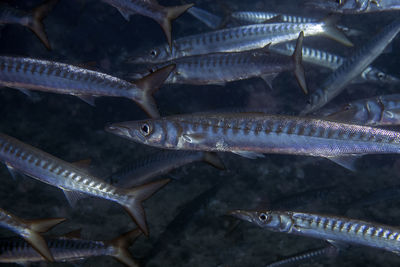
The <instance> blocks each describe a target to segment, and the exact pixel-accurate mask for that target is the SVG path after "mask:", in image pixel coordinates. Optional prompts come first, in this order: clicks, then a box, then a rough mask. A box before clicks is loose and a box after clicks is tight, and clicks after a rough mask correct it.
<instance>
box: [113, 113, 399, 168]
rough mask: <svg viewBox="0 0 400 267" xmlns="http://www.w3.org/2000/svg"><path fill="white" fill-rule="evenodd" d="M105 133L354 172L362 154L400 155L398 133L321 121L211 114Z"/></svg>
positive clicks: (169, 146) (179, 147)
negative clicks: (315, 161)
mask: <svg viewBox="0 0 400 267" xmlns="http://www.w3.org/2000/svg"><path fill="white" fill-rule="evenodd" d="M106 130H107V131H109V132H111V133H114V134H116V135H119V136H122V137H125V138H127V139H130V140H133V141H136V142H139V143H142V144H146V145H150V146H154V147H159V148H167V149H177V150H201V151H221V152H232V153H236V154H239V155H241V156H245V157H250V158H254V157H257V156H261V155H259V153H278V154H292V155H308V156H318V157H325V158H328V159H330V160H333V161H334V162H336V163H338V164H340V165H342V166H344V167H346V168H349V169H352V170H354V169H355V168H354V166H353V163H354V162H352V159H355V158H356V157H355V156H357V155H358V156H361V155H364V154H386V153H400V133H399V132H395V131H389V130H384V129H378V128H372V127H368V126H361V125H352V124H345V123H339V122H333V121H327V120H321V119H312V118H301V117H290V116H279V115H265V114H262V113H215V114H192V115H177V116H169V117H164V118H160V119H149V120H142V121H130V122H120V123H114V124H111V125H109V126H108V127H106Z"/></svg>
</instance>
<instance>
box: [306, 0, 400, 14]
mask: <svg viewBox="0 0 400 267" xmlns="http://www.w3.org/2000/svg"><path fill="white" fill-rule="evenodd" d="M340 2H341V3H340ZM340 2H339V3H338V1H336V0H312V1H308V2H307V3H306V5H307V6H310V7H313V8H318V9H324V10H327V11H329V12H334V13H342V14H361V13H371V12H384V11H393V10H400V0H344V1H340Z"/></svg>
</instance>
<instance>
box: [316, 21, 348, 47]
mask: <svg viewBox="0 0 400 267" xmlns="http://www.w3.org/2000/svg"><path fill="white" fill-rule="evenodd" d="M323 22H324V32H323V34H324V35H325V36H326V37H328V38H331V39H333V40H335V41H337V42H339V43H341V44H343V45H345V46H353V43H352V42H351V41H350V40H349V39H348V38H347V37H346V35H344V33H342V32H341V31H340V30H339V29H338V28H336V26H335V22H336V18H334V17H328V18H326V19H324V20H323Z"/></svg>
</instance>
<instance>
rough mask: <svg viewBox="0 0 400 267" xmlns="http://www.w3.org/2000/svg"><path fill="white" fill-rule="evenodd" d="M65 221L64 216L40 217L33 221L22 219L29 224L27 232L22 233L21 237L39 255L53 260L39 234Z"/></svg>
mask: <svg viewBox="0 0 400 267" xmlns="http://www.w3.org/2000/svg"><path fill="white" fill-rule="evenodd" d="M63 221H65V218H52V219H40V220H33V221H24V223H26V224H27V225H29V229H28V231H27V233H25V234H23V238H24V239H25V240H26V242H28V243H29V244H30V245H31V246H32V247H33V248H34V249H35V250H36V251H37V252H38V253H39V254H40V255H42V256H43V258H45V259H46V260H48V261H54V258H53V256H52V255H51V252H50V250H49V248H48V246H47V243H46V241H45V240H44V238H43V237H42V236H41V235H40V234H39V233H42V232H47V231H48V230H50V229H51V228H53V227H54V226H56V225H57V224H59V223H61V222H63Z"/></svg>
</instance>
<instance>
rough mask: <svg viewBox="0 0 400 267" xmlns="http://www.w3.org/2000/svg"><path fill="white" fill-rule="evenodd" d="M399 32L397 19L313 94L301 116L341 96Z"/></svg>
mask: <svg viewBox="0 0 400 267" xmlns="http://www.w3.org/2000/svg"><path fill="white" fill-rule="evenodd" d="M399 31H400V19H396V20H395V21H393V22H392V23H391V24H389V25H388V26H386V27H385V28H384V29H383V30H382V31H381V32H380V33H379V34H377V35H376V36H375V37H373V38H372V40H370V41H369V42H368V43H367V44H366V45H365V46H363V47H361V48H360V49H358V50H357V51H355V52H354V53H353V55H352V56H351V57H350V58H348V59H346V61H345V62H344V63H343V64H342V65H341V66H340V67H339V68H338V69H336V71H334V72H333V73H332V74H331V75H330V76H329V77H328V78H327V79H326V80H325V81H324V82H323V83H322V85H321V86H320V88H319V89H317V90H316V91H315V92H314V93H312V94H311V96H310V99H309V101H308V103H307V106H306V107H305V109H304V110H303V111H302V112H301V115H305V114H308V113H311V112H313V111H315V110H317V109H319V108H321V107H323V106H324V105H325V104H327V103H328V102H329V101H331V100H332V99H333V98H334V97H336V96H337V95H338V94H340V93H341V92H342V91H343V90H344V88H345V87H346V86H347V85H348V84H349V83H350V82H351V81H352V80H353V79H355V78H356V77H358V76H359V75H360V74H361V73H362V72H363V71H364V70H365V69H366V68H367V67H368V66H369V65H370V64H371V63H372V62H373V61H374V60H375V59H376V58H377V57H378V56H379V55H380V54H381V53H382V52H383V51H384V50H385V47H386V46H387V45H388V44H389V43H390V42H391V41H392V40H393V39H394V38H395V37H396V35H397V34H398V33H399Z"/></svg>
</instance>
